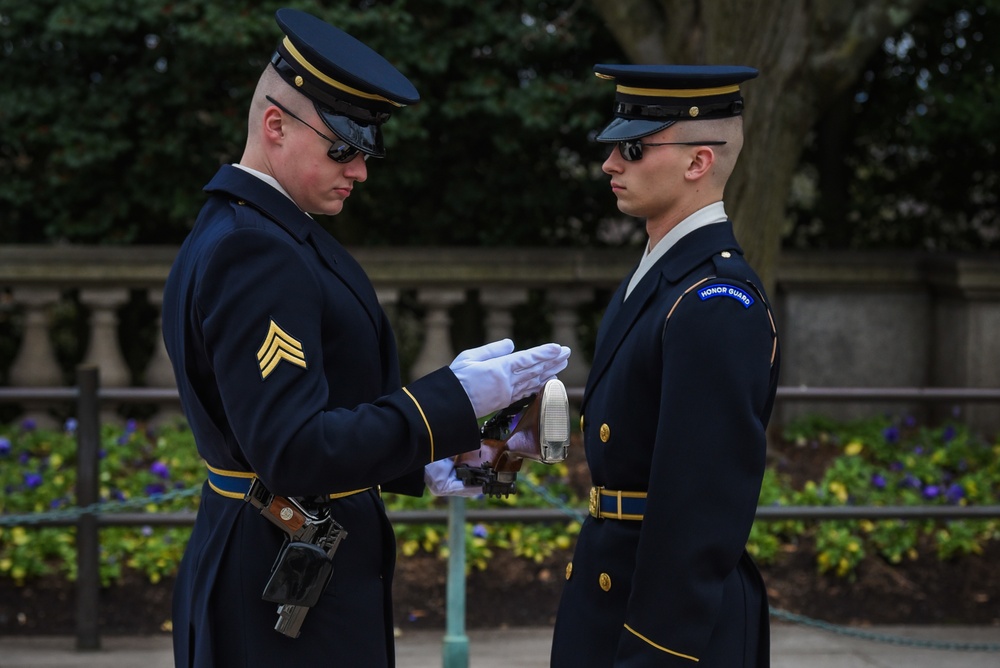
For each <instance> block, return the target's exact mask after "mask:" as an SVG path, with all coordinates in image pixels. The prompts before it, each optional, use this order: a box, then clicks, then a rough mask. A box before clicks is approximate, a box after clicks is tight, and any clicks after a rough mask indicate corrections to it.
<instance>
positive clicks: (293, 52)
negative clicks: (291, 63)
mask: <svg viewBox="0 0 1000 668" xmlns="http://www.w3.org/2000/svg"><path fill="white" fill-rule="evenodd" d="M282 44H284V46H285V49H287V50H288V55H290V56H291V57H292V58H294V59H295V60H296V62H298V63H299V65H301V66H302V67H304V68H306V69H307V70H309V73H310V74H312V75H313V76H314V77H316V78H317V79H319V80H320V81H322V82H323V83H325V84H327V85H329V86H333V87H334V88H336V89H337V90H342V91H344V92H345V93H350V94H351V95H355V96H357V97H361V98H364V99H366V100H377V101H378V102H388V103H389V104H391V105H393V106H395V107H404V106H406V105H404V104H400V103H399V102H393V101H392V100H390V99H389V98H387V97H383V96H382V95H378V94H376V93H366V92H364V91H362V90H358V89H357V88H352V87H351V86H348V85H347V84H345V83H341V82H339V81H337V80H336V79H333V78H331V77H329V76H327V75H326V74H323V73H322V72H320V71H319V70H318V69H317V68H316V66H315V65H313V64H312V63H310V62H309V61H308V60H306V58H305V56H303V55H302V54H301V53H300V52H299V50H298V49H296V48H295V46H293V45H292V41H291V40H290V39H288V37H285V39H284V40H283V41H282Z"/></svg>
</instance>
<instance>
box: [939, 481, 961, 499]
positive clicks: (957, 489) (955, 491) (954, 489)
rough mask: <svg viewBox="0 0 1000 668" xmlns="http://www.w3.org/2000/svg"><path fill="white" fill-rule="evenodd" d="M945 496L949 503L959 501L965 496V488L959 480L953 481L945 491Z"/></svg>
mask: <svg viewBox="0 0 1000 668" xmlns="http://www.w3.org/2000/svg"><path fill="white" fill-rule="evenodd" d="M944 497H945V498H946V499H948V503H958V502H959V501H961V500H962V499H963V498H965V489H964V488H963V487H962V486H961V485H959V484H958V483H957V482H956V483H952V484H951V485H950V486H949V487H948V491H947V492H945V493H944Z"/></svg>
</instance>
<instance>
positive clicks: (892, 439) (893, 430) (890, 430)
mask: <svg viewBox="0 0 1000 668" xmlns="http://www.w3.org/2000/svg"><path fill="white" fill-rule="evenodd" d="M882 437H883V438H885V442H886V443H898V442H899V427H897V426H895V425H893V426H891V427H886V428H885V429H883V430H882Z"/></svg>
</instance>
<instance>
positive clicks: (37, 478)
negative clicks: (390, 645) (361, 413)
mask: <svg viewBox="0 0 1000 668" xmlns="http://www.w3.org/2000/svg"><path fill="white" fill-rule="evenodd" d="M76 429H77V425H76V421H75V420H72V419H70V420H67V422H66V424H65V426H64V428H63V429H61V430H55V431H53V430H42V429H37V428H36V427H35V425H34V424H33V423H31V422H30V421H24V422H21V423H18V424H13V425H7V426H0V492H2V494H0V577H8V578H11V579H13V580H14V581H15V582H17V583H24V582H27V581H29V580H30V579H32V578H36V577H40V576H44V575H51V574H57V575H62V576H64V577H66V578H67V579H69V580H73V579H75V578H76V570H75V569H76V560H75V557H76V547H75V529H74V528H73V527H50V526H40V525H39V524H38V522H37V519H38V518H42V517H52V516H58V515H59V514H61V513H62V514H73V513H76V512H77V505H78V504H77V501H76V497H75V485H76V477H77V469H76V436H77V434H76ZM785 438H786V439H787V441H788V442H789V443H790V444H799V445H801V446H802V447H812V446H815V447H817V448H820V449H822V450H823V452H824V453H825V454H826V455H828V463H827V465H826V466H825V467H824V469H823V470H822V474H821V475H819V476H817V479H815V480H805V481H800V482H799V483H797V484H796V483H793V481H792V480H790V479H788V477H787V476H786V475H784V474H781V473H778V472H777V471H776V470H775V469H774V468H769V469H768V470H767V471H766V472H765V475H764V481H763V485H762V488H761V493H760V504H761V505H762V506H767V505H778V506H800V505H801V506H841V505H859V506H861V505H864V506H867V505H872V506H925V505H969V504H978V505H992V504H997V503H1000V444H990V443H987V442H984V441H982V440H981V439H977V438H975V437H974V436H973V435H972V434H970V433H969V432H968V431H967V430H966V429H965V428H964V427H963V426H961V425H958V424H946V425H943V426H941V427H935V428H930V427H922V426H918V425H916V424H915V423H914V422H913V421H912V420H908V419H901V420H900V419H892V418H878V419H871V420H863V421H858V422H852V423H834V422H831V421H829V420H826V419H823V418H810V419H807V420H803V421H801V422H797V423H794V424H791V425H789V426H788V427H787V429H786V431H785ZM100 447H101V453H100V469H99V476H100V485H99V494H100V499H101V501H102V502H103V503H106V504H109V505H110V506H112V508H110V509H113V508H114V507H118V508H129V509H133V510H146V511H148V512H151V513H156V512H166V511H181V510H187V511H193V510H196V509H197V506H198V494H197V492H198V490H199V489H200V486H201V483H202V482H203V481H204V476H205V469H204V463H203V462H202V460H201V459H200V458H199V457H198V454H197V449H196V448H195V444H194V438H193V436H192V434H191V432H190V430H189V429H188V428H187V427H186V425H184V424H183V423H179V424H174V425H170V426H165V427H162V428H160V429H159V430H156V431H148V430H144V429H140V428H139V426H138V425H137V424H136V423H134V422H131V421H130V422H128V423H126V424H125V425H124V426H117V427H115V426H105V427H104V428H103V429H102V431H101V445H100ZM789 447H793V448H794V447H795V446H794V445H790V446H789ZM519 480H520V481H521V482H520V484H519V485H518V493H517V494H516V495H514V496H511V497H508V498H506V499H499V500H497V499H483V498H479V499H469V500H467V502H466V504H467V508H469V509H476V508H496V507H497V506H501V507H502V506H510V507H517V508H549V507H553V506H556V507H558V508H560V509H562V510H563V511H564V512H565V513H566V515H567V517H566V521H559V522H550V523H521V522H489V523H487V522H478V523H473V522H470V523H467V524H466V526H465V534H466V548H465V549H466V567H467V569H478V570H484V569H487V568H489V564H490V561H491V559H492V558H493V557H494V555H495V554H496V553H497V552H498V551H502V550H503V551H510V552H511V553H513V554H515V555H517V556H519V557H522V558H524V559H529V560H532V561H534V562H543V561H544V560H545V559H547V558H549V557H550V556H551V555H553V554H555V553H557V552H560V551H568V550H569V549H570V548H571V547H572V545H573V543H574V540H575V536H576V535H577V534H578V532H579V530H580V518H581V517H582V515H583V513H585V508H586V501H585V499H583V498H581V497H580V495H579V494H577V493H576V491H575V490H574V488H573V486H572V485H571V484H570V483H569V475H568V470H567V468H566V466H565V465H564V464H555V465H551V466H544V465H541V464H535V463H526V464H525V466H524V467H523V468H522V471H521V473H520V474H519ZM385 502H386V506H387V508H388V509H389V510H390V511H407V510H428V509H442V510H443V509H445V508H447V500H445V499H441V498H437V497H434V496H431V495H429V494H425V495H424V496H422V497H408V496H399V495H392V494H386V496H385ZM11 516H16V518H15V519H16V520H17V521H9V520H11ZM74 516H75V515H74ZM5 520H6V521H5ZM395 528H396V534H397V538H398V541H397V542H398V549H399V554H400V558H403V559H405V558H407V557H408V556H413V555H415V554H418V553H424V554H434V555H438V556H440V557H442V558H444V557H446V556H447V555H448V545H447V527H446V526H444V525H442V524H432V523H425V524H409V523H403V522H397V523H396V524H395ZM189 536H190V528H188V527H180V528H159V527H153V526H139V527H116V526H108V527H104V528H102V529H101V532H100V540H101V571H100V572H101V579H102V582H103V583H104V584H105V585H107V584H110V583H113V582H115V581H118V580H119V579H121V578H122V577H123V576H124V575H125V574H126V572H127V571H133V572H138V573H141V574H143V575H144V576H145V577H147V578H148V579H149V580H150V581H152V582H157V581H159V580H160V579H162V578H164V577H169V576H171V575H173V574H174V573H175V572H176V569H177V566H178V564H179V562H180V558H181V555H182V554H183V551H184V547H185V545H186V544H187V540H188V537H189ZM996 540H1000V521H998V520H997V519H995V518H988V519H975V520H953V521H947V522H945V521H936V520H930V519H920V520H900V519H885V520H877V521H873V520H837V521H823V522H807V521H804V520H780V521H758V522H757V523H755V524H754V526H753V529H752V531H751V535H750V540H749V542H748V546H747V547H748V549H749V551H750V552H751V554H752V555H753V556H754V557H755V558H756V559H757V560H758V561H759V562H761V563H769V562H773V561H775V560H776V559H778V558H779V557H780V555H781V554H782V552H783V551H786V550H789V549H799V548H802V547H807V546H812V547H814V549H815V552H816V555H817V561H816V566H817V570H819V571H820V572H822V573H826V574H830V575H832V576H834V577H843V578H851V577H854V575H855V574H856V572H857V569H858V568H860V567H863V564H864V562H865V560H866V559H871V558H879V559H883V560H885V561H886V562H887V563H889V564H900V563H903V562H904V561H905V560H912V559H916V558H917V557H918V555H919V551H920V549H921V546H923V549H924V550H925V551H926V550H927V546H929V545H930V546H933V548H932V549H933V551H934V553H935V554H934V556H935V558H938V559H942V560H947V559H955V558H959V557H962V556H964V555H974V554H979V553H981V552H982V551H983V548H984V546H985V545H986V544H987V543H989V542H991V541H996Z"/></svg>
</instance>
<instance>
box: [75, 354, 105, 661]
mask: <svg viewBox="0 0 1000 668" xmlns="http://www.w3.org/2000/svg"><path fill="white" fill-rule="evenodd" d="M98 386H99V376H98V369H97V367H96V366H80V367H77V389H78V391H79V394H78V396H77V404H76V406H77V432H76V457H77V462H76V465H77V474H76V503H77V505H78V506H80V507H81V508H83V507H86V506H89V505H90V504H92V503H96V502H97V500H98V490H99V489H100V488H99V479H98V452H99V449H100V443H101V433H100V432H101V424H100V417H99V415H100V402H99V401H98V398H97V391H98ZM100 545H101V543H100V538H99V536H98V531H97V516H96V515H95V514H94V513H84V514H82V515H80V518H79V520H78V521H77V524H76V648H77V649H100V647H101V636H100V628H99V624H98V595H99V593H100V582H101V580H100Z"/></svg>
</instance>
